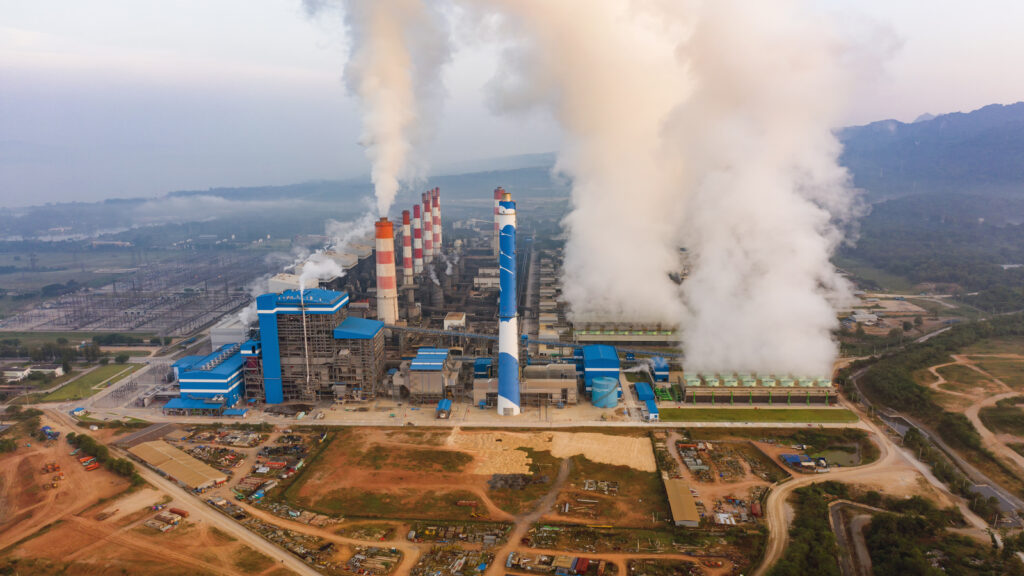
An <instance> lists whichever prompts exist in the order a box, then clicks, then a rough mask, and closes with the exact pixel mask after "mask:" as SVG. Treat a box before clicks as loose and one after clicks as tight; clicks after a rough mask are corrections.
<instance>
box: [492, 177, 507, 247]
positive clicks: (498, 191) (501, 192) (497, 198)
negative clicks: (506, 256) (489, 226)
mask: <svg viewBox="0 0 1024 576" xmlns="http://www.w3.org/2000/svg"><path fill="white" fill-rule="evenodd" d="M504 197H505V189H504V188H502V187H501V186H498V187H497V188H495V189H494V238H492V239H491V248H492V249H493V250H494V255H495V256H497V255H498V252H499V251H500V250H499V249H498V238H499V237H500V236H501V234H500V233H499V232H498V202H501V199H502V198H504Z"/></svg>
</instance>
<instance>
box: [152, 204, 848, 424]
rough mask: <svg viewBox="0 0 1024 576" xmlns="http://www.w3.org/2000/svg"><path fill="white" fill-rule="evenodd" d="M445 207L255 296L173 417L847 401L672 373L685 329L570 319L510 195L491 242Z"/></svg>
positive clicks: (789, 384) (792, 383)
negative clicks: (284, 410)
mask: <svg viewBox="0 0 1024 576" xmlns="http://www.w3.org/2000/svg"><path fill="white" fill-rule="evenodd" d="M440 197H441V195H440V189H438V188H432V189H431V190H429V191H427V192H425V193H423V194H422V195H421V196H420V202H417V203H415V204H413V205H412V206H411V207H410V208H411V209H406V210H402V211H401V224H400V226H397V227H396V226H395V225H393V224H392V222H391V221H390V220H389V219H388V218H387V217H382V218H380V219H379V220H378V221H377V222H376V223H375V225H374V234H373V239H372V241H371V240H370V239H369V238H366V239H356V241H354V242H350V243H349V244H347V245H345V246H342V247H339V248H338V249H336V250H335V249H331V250H322V251H320V252H318V253H317V254H318V257H320V258H330V259H332V260H333V261H334V262H335V263H337V264H338V268H339V269H340V270H341V271H342V273H341V274H340V275H339V276H337V277H334V278H321V279H319V280H318V281H317V283H316V285H311V286H302V285H301V284H300V282H299V280H300V278H301V276H300V274H301V272H302V270H301V266H298V267H296V268H297V269H296V270H293V271H292V272H294V273H281V274H278V275H276V276H274V277H273V278H272V279H271V283H270V287H271V289H272V290H271V292H268V293H266V294H262V295H260V296H258V297H257V298H256V312H257V317H258V322H256V323H254V324H253V325H245V324H244V323H243V322H241V320H239V319H237V318H235V317H234V316H231V317H229V318H226V319H225V320H223V321H222V322H221V323H219V324H217V325H216V326H215V327H214V328H213V329H212V330H211V331H210V338H211V343H212V344H213V345H214V349H213V351H212V352H211V353H210V354H207V355H205V356H186V357H185V358H182V359H180V360H179V361H177V362H176V363H175V364H174V366H173V369H174V374H175V376H176V378H177V381H178V393H179V394H178V396H177V397H175V398H172V399H171V400H170V401H169V402H168V403H167V404H166V405H165V406H164V411H165V412H167V413H174V414H213V415H239V414H243V415H244V410H245V409H246V408H250V407H254V406H260V405H279V404H287V403H304V404H310V403H315V402H323V401H330V402H343V403H353V402H355V403H359V402H367V401H371V400H373V399H376V398H387V399H392V400H394V401H398V402H410V403H413V404H428V405H434V404H436V405H437V406H438V408H437V413H438V414H439V415H441V414H443V415H444V416H443V417H445V418H447V417H449V416H450V415H451V414H452V403H453V402H464V403H466V405H467V406H471V407H473V408H478V409H485V410H486V409H491V410H495V411H496V413H497V414H498V415H500V416H515V415H517V414H520V413H521V411H522V410H523V408H524V407H526V406H553V407H557V408H564V407H567V406H573V405H576V404H579V403H581V402H584V401H589V403H590V404H592V405H593V406H594V407H597V408H602V409H607V410H611V411H616V410H620V411H621V410H623V409H624V407H623V405H622V403H623V399H624V398H627V399H629V398H632V399H633V400H634V401H635V402H630V403H629V405H630V406H633V407H634V408H633V409H634V410H635V411H636V412H635V413H636V414H639V417H641V418H642V419H643V420H646V421H652V422H653V421H657V420H658V419H659V418H660V410H659V407H658V403H659V402H671V403H673V404H674V405H677V406H681V405H684V404H689V405H706V406H708V407H713V406H716V405H735V404H765V405H769V406H770V405H775V404H779V405H786V406H799V405H810V404H816V405H821V404H826V405H827V404H830V403H832V402H834V401H835V390H834V389H833V387H832V383H831V380H829V379H827V378H817V379H809V378H792V377H788V376H778V377H775V376H769V375H758V376H756V377H755V376H754V375H751V374H692V373H688V372H687V373H684V372H683V371H682V367H681V366H679V365H678V364H677V363H676V364H670V361H671V362H676V361H675V360H672V357H678V356H679V355H678V354H666V353H665V352H664V348H665V346H666V345H668V344H675V343H676V342H677V335H676V331H675V328H674V327H668V326H662V325H658V324H636V323H622V322H596V321H588V322H576V323H574V322H571V321H569V320H568V317H567V311H566V310H565V309H564V303H563V302H562V300H561V285H560V282H561V271H560V268H561V260H562V255H561V248H552V247H550V245H549V246H547V247H545V248H537V247H535V246H534V244H533V238H532V237H525V238H520V237H519V236H520V235H519V234H518V222H517V205H516V202H515V201H513V199H512V195H511V194H510V193H509V192H506V191H505V190H504V189H503V188H501V187H498V188H496V189H495V190H494V221H493V228H490V227H489V226H488V228H483V229H481V228H480V227H474V225H473V222H474V221H475V222H481V221H480V220H473V221H466V222H459V223H457V224H458V225H453V226H452V231H453V232H452V233H451V234H449V235H446V234H445V232H444V222H443V220H442V213H441V201H440ZM487 224H490V223H489V222H487ZM446 238H448V239H451V241H450V242H446ZM371 242H372V247H371V246H370V243H371ZM396 245H397V246H400V247H401V257H400V258H399V256H398V254H396V250H395V247H396ZM520 250H523V251H524V252H523V254H522V256H524V257H522V258H521V257H520V256H521V254H520ZM399 263H400V266H399ZM399 277H401V281H399ZM521 315H522V321H523V324H522V328H521V326H520V320H521V318H520V316H521ZM643 346H651V347H652V348H654V349H645V348H643ZM638 358H639V359H638ZM673 366H674V368H673ZM626 372H636V376H635V377H632V376H631V377H630V378H627V377H626V376H627V374H626ZM627 395H628V396H627ZM439 417H442V416H439Z"/></svg>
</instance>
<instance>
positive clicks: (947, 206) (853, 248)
mask: <svg viewBox="0 0 1024 576" xmlns="http://www.w3.org/2000/svg"><path fill="white" fill-rule="evenodd" d="M1022 207H1024V201H1022V200H1021V199H1020V198H1019V197H1016V198H1011V197H1003V198H997V197H995V196H992V195H987V196H985V197H984V198H983V199H982V198H972V197H971V196H970V195H969V194H966V193H964V194H938V193H934V192H931V193H928V194H919V195H912V196H907V197H903V198H895V199H890V200H888V201H887V202H885V205H884V208H883V209H879V210H873V211H872V212H871V214H870V215H869V216H867V217H866V218H864V219H863V220H861V222H860V226H861V234H860V238H859V239H858V241H857V243H856V245H850V246H844V247H842V248H841V249H840V251H839V252H840V254H839V256H840V257H839V258H837V261H838V262H846V261H854V262H856V263H866V264H867V265H869V266H870V267H871V268H873V269H877V270H881V271H883V272H885V273H886V274H887V275H890V276H896V277H900V278H905V279H906V280H908V281H909V282H910V283H913V284H918V283H924V282H928V283H937V284H944V285H946V286H948V287H950V288H951V289H953V290H954V293H957V294H959V295H960V296H959V298H958V299H959V300H960V301H962V302H965V303H967V304H969V305H971V306H974V307H977V308H980V309H982V310H984V311H985V312H988V313H997V312H1007V311H1012V310H1020V309H1021V308H1024V292H1022V290H1021V286H1022V285H1024V281H1022V280H1024V269H1021V268H1015V269H1008V270H1004V269H1003V268H1002V267H1001V266H1000V264H1012V263H1021V262H1024V226H1020V225H1011V223H1009V222H1007V221H1006V216H1007V215H1008V214H1019V213H1020V210H1021V209H1022ZM858 278H859V280H861V285H862V286H865V287H871V286H877V285H878V284H879V283H881V282H885V281H886V280H887V279H888V277H887V278H879V279H878V281H877V282H873V281H872V280H871V279H870V278H867V277H865V276H859V277H858ZM975 292H977V293H978V294H977V295H972V296H967V295H966V293H975Z"/></svg>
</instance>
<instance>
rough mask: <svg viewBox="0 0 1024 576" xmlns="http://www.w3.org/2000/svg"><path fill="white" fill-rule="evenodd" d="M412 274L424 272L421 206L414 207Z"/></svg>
mask: <svg viewBox="0 0 1024 576" xmlns="http://www.w3.org/2000/svg"><path fill="white" fill-rule="evenodd" d="M412 272H413V274H419V273H420V272H423V223H422V222H421V221H420V205H419V204H416V205H415V206H413V207H412Z"/></svg>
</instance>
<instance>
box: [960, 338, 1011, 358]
mask: <svg viewBox="0 0 1024 576" xmlns="http://www.w3.org/2000/svg"><path fill="white" fill-rule="evenodd" d="M1021 350H1024V336H1001V337H999V338H986V339H985V340H982V341H980V342H976V343H974V344H971V345H970V346H968V347H966V348H964V349H963V350H962V352H963V353H964V354H966V355H968V356H971V355H974V354H1020V353H1021Z"/></svg>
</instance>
